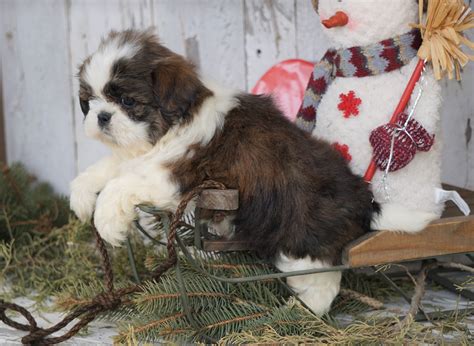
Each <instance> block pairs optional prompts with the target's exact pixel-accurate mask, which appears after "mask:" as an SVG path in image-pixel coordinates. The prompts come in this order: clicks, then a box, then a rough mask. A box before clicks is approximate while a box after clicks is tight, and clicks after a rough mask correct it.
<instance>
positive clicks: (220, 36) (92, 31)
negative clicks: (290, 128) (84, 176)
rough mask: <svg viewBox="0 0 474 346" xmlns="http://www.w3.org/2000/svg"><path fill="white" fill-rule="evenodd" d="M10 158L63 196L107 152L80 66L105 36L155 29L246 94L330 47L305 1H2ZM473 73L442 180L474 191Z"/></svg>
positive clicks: (464, 88) (450, 111)
mask: <svg viewBox="0 0 474 346" xmlns="http://www.w3.org/2000/svg"><path fill="white" fill-rule="evenodd" d="M0 12H1V14H0V20H1V21H0V27H1V32H2V35H1V37H0V46H1V59H2V60H1V61H2V67H3V95H4V114H5V129H6V142H7V143H6V144H7V155H8V160H9V162H12V161H17V160H20V161H23V162H25V163H26V164H27V166H28V167H29V168H30V169H31V170H32V171H33V172H35V173H36V174H37V175H38V176H39V178H41V179H46V180H49V181H51V182H52V183H53V184H54V186H55V187H56V188H57V189H58V191H61V192H64V193H67V192H68V184H69V181H70V180H71V179H72V178H73V177H74V176H75V175H76V174H77V172H80V171H82V170H83V169H84V168H85V167H87V166H89V165H90V164H91V163H92V162H95V161H96V160H97V159H98V158H99V157H101V156H103V155H105V154H106V153H107V149H105V148H104V147H103V146H101V145H100V144H98V143H96V142H94V141H92V140H90V139H88V138H85V136H84V135H83V129H82V113H81V112H80V109H79V106H78V103H77V98H76V94H77V89H78V86H77V81H76V80H75V77H74V75H75V73H76V69H77V65H78V64H79V62H80V61H81V60H82V59H83V58H84V57H86V56H87V55H88V54H90V53H91V52H92V51H93V50H94V49H95V48H96V47H97V45H98V43H99V41H100V38H101V36H103V35H105V34H106V33H107V32H108V31H110V30H112V29H116V30H120V29H123V28H128V27H134V28H147V27H150V26H153V27H154V28H155V31H156V32H157V33H158V35H159V36H160V37H161V39H162V41H163V42H164V43H165V44H166V45H167V46H168V47H170V48H171V49H173V50H175V51H177V52H178V53H181V54H183V55H185V56H186V57H188V58H189V59H191V60H192V61H193V62H194V63H195V64H196V65H197V66H198V67H199V68H200V69H201V71H202V73H203V75H210V76H212V78H214V79H217V80H219V81H221V82H223V83H225V84H227V85H229V86H234V87H236V88H240V89H247V90H248V89H250V88H251V87H252V86H253V85H254V84H255V82H256V81H257V80H258V78H259V77H260V76H261V75H262V74H263V73H264V72H265V71H266V70H267V69H268V68H269V67H270V66H272V65H273V64H274V63H276V62H278V61H281V60H284V59H288V58H294V57H300V58H303V59H307V60H316V59H318V58H320V57H321V56H322V54H323V53H324V51H325V50H326V48H327V41H326V40H325V38H324V36H323V35H322V32H321V30H320V28H319V24H318V22H319V20H318V18H317V15H316V14H315V12H314V11H313V9H312V7H311V1H310V0H225V1H223V0H127V1H125V0H100V1H99V0H1V1H0ZM473 83H474V67H472V66H470V67H469V68H467V69H466V71H465V73H464V80H463V82H462V84H457V83H455V82H451V83H449V85H448V84H447V83H444V84H446V87H445V99H446V102H445V103H444V110H443V113H444V114H443V129H444V141H445V152H444V159H443V165H444V166H443V169H444V180H445V181H446V182H449V183H451V184H455V185H459V186H463V187H470V188H474V141H473V140H471V138H472V127H474V115H473V109H474V101H473V98H472V94H473V90H474V86H473Z"/></svg>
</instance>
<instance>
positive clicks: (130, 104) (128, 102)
mask: <svg viewBox="0 0 474 346" xmlns="http://www.w3.org/2000/svg"><path fill="white" fill-rule="evenodd" d="M122 105H124V106H125V107H126V108H130V107H133V106H135V100H134V99H132V98H131V97H127V96H122Z"/></svg>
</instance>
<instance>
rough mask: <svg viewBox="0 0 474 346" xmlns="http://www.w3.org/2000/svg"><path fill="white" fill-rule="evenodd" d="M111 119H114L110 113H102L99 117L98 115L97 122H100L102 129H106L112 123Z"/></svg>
mask: <svg viewBox="0 0 474 346" xmlns="http://www.w3.org/2000/svg"><path fill="white" fill-rule="evenodd" d="M110 118H112V114H111V113H108V112H100V113H99V115H97V121H98V122H99V126H100V127H101V128H104V127H105V126H107V125H108V124H109V122H110Z"/></svg>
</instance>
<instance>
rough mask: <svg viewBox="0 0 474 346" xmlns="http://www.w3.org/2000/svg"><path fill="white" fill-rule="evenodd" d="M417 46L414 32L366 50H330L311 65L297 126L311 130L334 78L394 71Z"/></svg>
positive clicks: (413, 52)
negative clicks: (311, 70)
mask: <svg viewBox="0 0 474 346" xmlns="http://www.w3.org/2000/svg"><path fill="white" fill-rule="evenodd" d="M420 45H421V36H420V32H419V30H417V29H414V30H411V31H409V32H407V33H405V34H403V35H399V36H396V37H393V38H390V39H387V40H383V41H381V42H378V43H375V44H371V45H368V46H365V47H351V48H345V49H339V50H335V49H329V50H328V51H327V52H326V54H325V55H324V57H323V59H322V60H321V61H320V62H318V63H316V65H315V66H314V70H313V73H312V74H311V77H310V79H309V82H308V86H307V87H306V91H305V95H304V99H303V103H302V105H301V107H300V109H299V111H298V115H297V119H296V124H297V125H298V127H300V128H301V129H303V130H305V131H307V132H312V131H313V129H314V127H315V126H316V117H317V113H318V106H319V103H320V102H321V99H322V98H323V95H324V93H325V92H326V91H327V89H328V87H329V85H330V84H331V82H332V81H333V80H334V78H336V77H367V76H375V75H378V74H382V73H385V72H390V71H393V70H397V69H399V68H401V67H403V66H405V65H406V64H408V63H409V62H410V61H411V60H412V59H413V58H414V57H415V56H416V53H417V51H418V48H419V47H420Z"/></svg>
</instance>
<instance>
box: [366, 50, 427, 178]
mask: <svg viewBox="0 0 474 346" xmlns="http://www.w3.org/2000/svg"><path fill="white" fill-rule="evenodd" d="M423 67H425V62H424V61H423V60H421V59H420V60H419V61H418V64H417V65H416V67H415V71H413V74H412V75H411V78H410V80H409V81H408V84H407V86H406V88H405V91H404V92H403V95H402V97H401V98H400V102H399V103H398V105H397V108H395V111H394V112H393V115H392V117H391V118H390V124H395V123H396V122H397V120H398V117H399V116H400V114H401V113H402V112H403V111H404V110H405V108H407V104H408V101H410V98H411V94H412V93H413V89H415V85H416V83H417V82H418V80H419V79H420V76H421V72H422V71H423ZM376 169H377V166H376V165H375V162H374V160H373V159H372V161H371V162H370V165H369V167H368V168H367V171H366V172H365V175H364V179H365V181H366V182H368V183H369V182H371V181H372V178H373V177H374V174H375V170H376Z"/></svg>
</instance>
